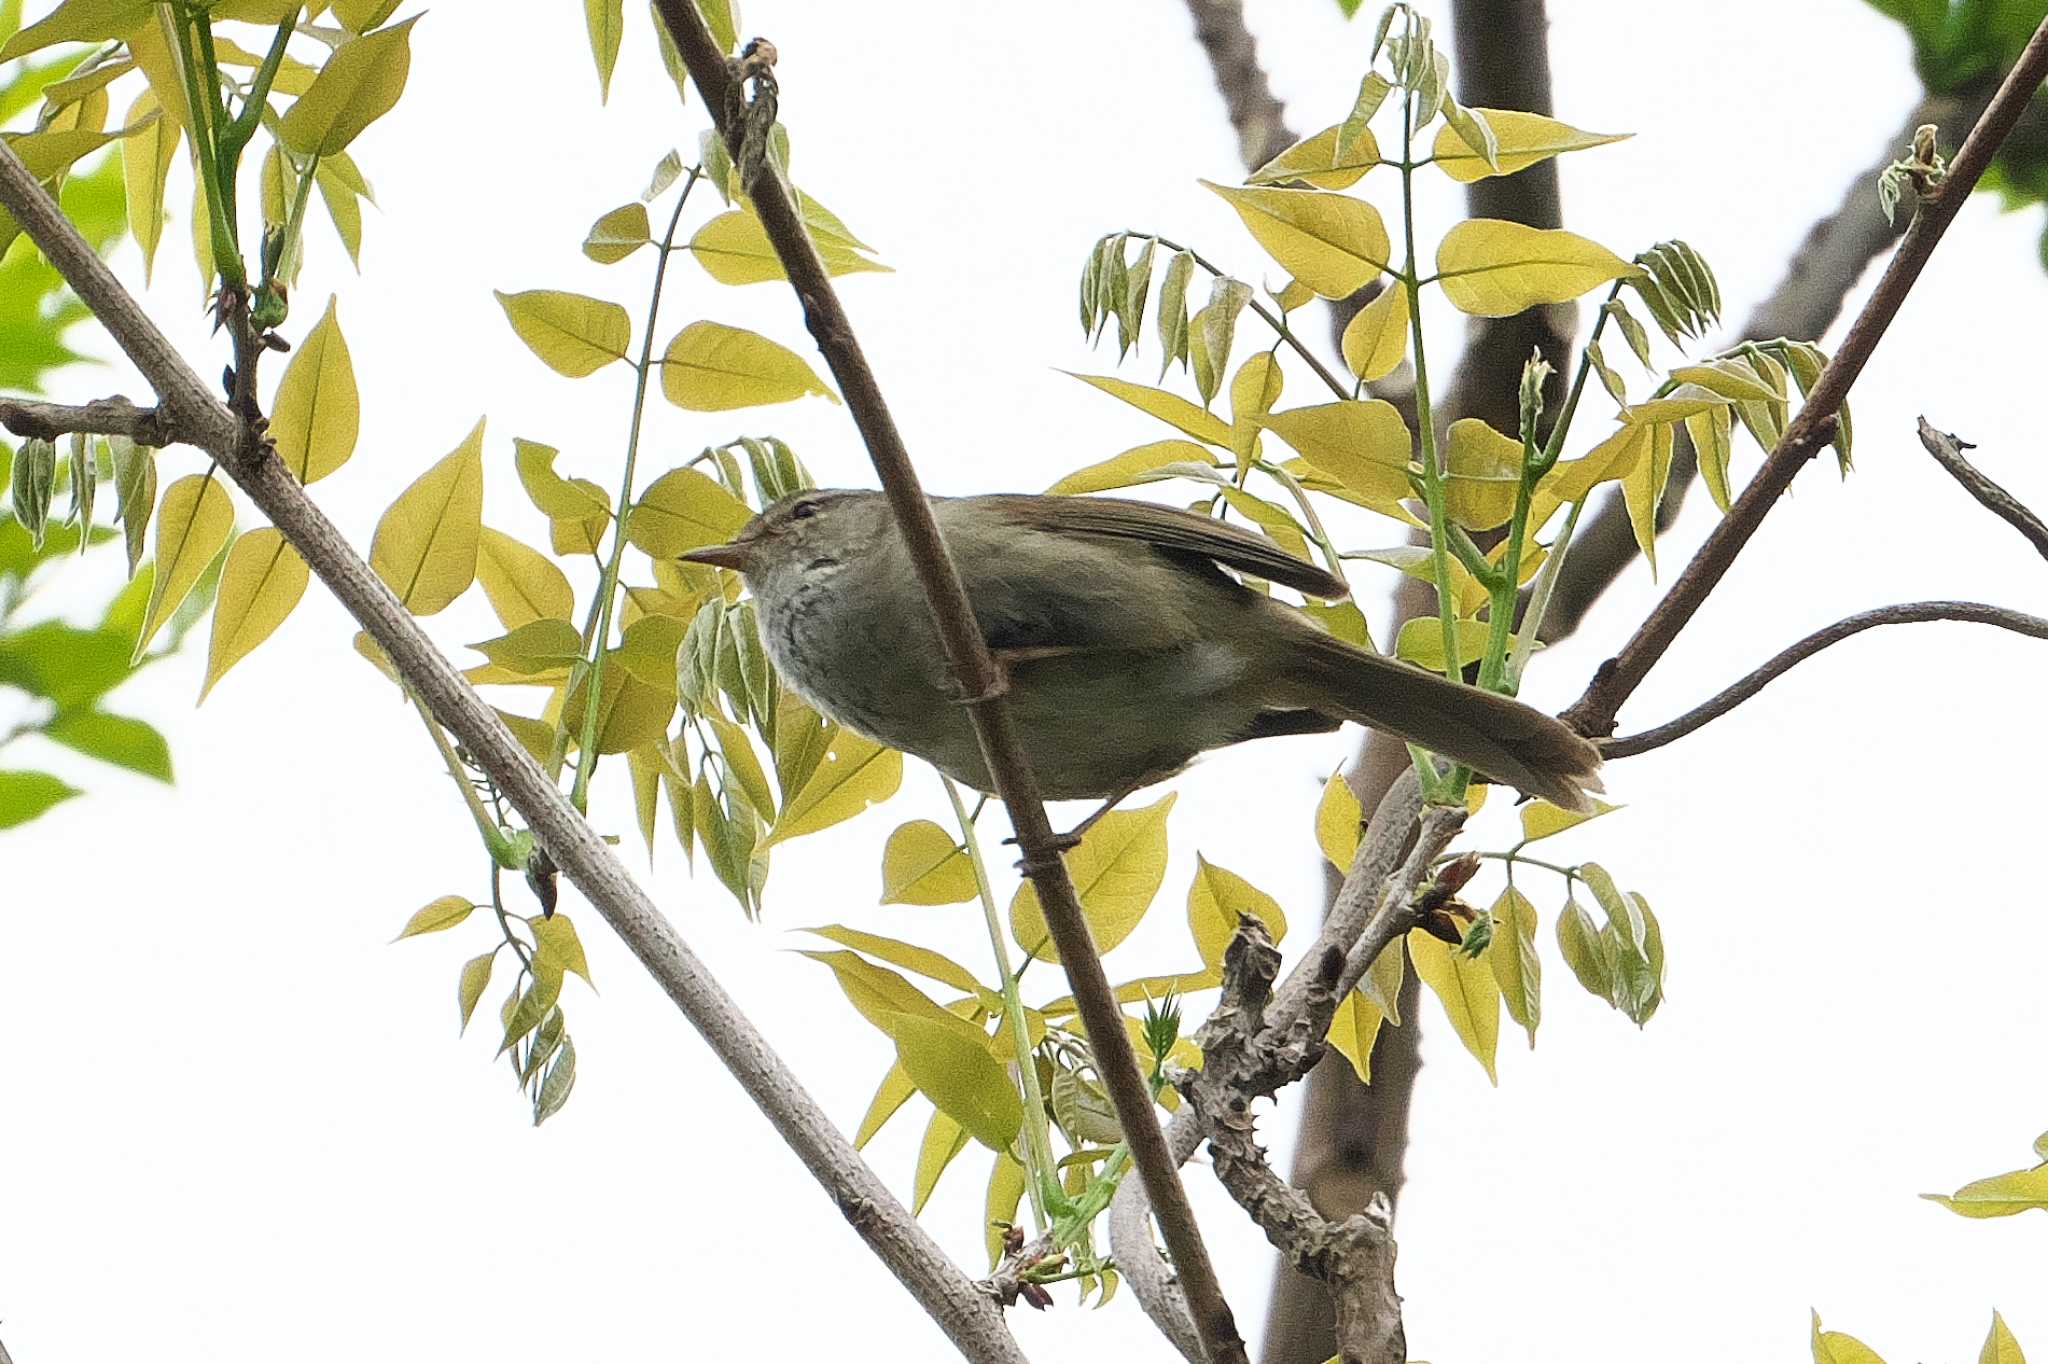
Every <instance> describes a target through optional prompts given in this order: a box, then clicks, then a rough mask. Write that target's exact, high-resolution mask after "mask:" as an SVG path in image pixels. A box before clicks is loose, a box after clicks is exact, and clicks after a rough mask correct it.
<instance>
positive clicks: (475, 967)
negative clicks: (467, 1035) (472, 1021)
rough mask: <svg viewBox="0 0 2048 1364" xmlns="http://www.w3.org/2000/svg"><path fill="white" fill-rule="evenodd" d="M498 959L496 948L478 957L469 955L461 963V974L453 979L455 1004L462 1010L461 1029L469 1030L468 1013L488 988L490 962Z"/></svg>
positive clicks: (474, 1008) (470, 1012)
mask: <svg viewBox="0 0 2048 1364" xmlns="http://www.w3.org/2000/svg"><path fill="white" fill-rule="evenodd" d="M497 959H498V953H497V951H496V949H493V950H491V951H489V952H486V953H484V954H483V955H482V956H480V957H471V958H470V959H469V960H468V961H466V962H464V963H463V964H462V974H461V975H460V976H458V977H457V978H456V981H455V1004H456V1007H457V1008H459V1009H460V1010H461V1011H462V1031H464V1032H468V1031H469V1018H470V1015H471V1014H473V1013H475V1012H476V1002H477V1001H478V1000H480V999H482V998H483V997H484V991H485V990H486V989H488V988H490V984H491V964H492V963H493V962H495V961H496V960H497Z"/></svg>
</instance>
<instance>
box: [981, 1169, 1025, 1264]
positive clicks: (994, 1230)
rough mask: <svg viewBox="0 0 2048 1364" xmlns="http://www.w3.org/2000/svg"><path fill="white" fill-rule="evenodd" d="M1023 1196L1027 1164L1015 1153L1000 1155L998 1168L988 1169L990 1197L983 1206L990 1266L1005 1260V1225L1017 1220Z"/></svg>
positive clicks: (983, 1222)
mask: <svg viewBox="0 0 2048 1364" xmlns="http://www.w3.org/2000/svg"><path fill="white" fill-rule="evenodd" d="M1023 1200H1024V1166H1023V1165H1022V1164H1021V1163H1020V1162H1018V1161H1017V1160H1016V1159H1015V1158H1014V1157H1012V1156H1008V1155H998V1156H997V1157H996V1165H995V1169H993V1170H991V1171H989V1176H988V1197H987V1199H986V1200H985V1201H984V1205H983V1209H982V1225H983V1226H984V1227H986V1228H987V1231H986V1233H985V1235H986V1237H987V1240H988V1266H989V1268H990V1269H994V1268H995V1267H996V1266H997V1265H999V1264H1001V1263H1002V1262H1003V1228H1004V1227H1006V1226H1008V1225H1009V1224H1010V1223H1012V1222H1014V1221H1015V1220H1016V1217H1017V1205H1018V1204H1019V1203H1021V1202H1022V1201H1023Z"/></svg>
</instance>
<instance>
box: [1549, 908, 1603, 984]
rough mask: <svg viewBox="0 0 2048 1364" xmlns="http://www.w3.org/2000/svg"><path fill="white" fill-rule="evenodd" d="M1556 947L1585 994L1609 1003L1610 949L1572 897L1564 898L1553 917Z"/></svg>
mask: <svg viewBox="0 0 2048 1364" xmlns="http://www.w3.org/2000/svg"><path fill="white" fill-rule="evenodd" d="M1557 947H1558V951H1559V952H1560V953H1562V954H1563V956H1564V964H1565V965H1566V966H1569V967H1571V968H1572V974H1573V975H1574V976H1577V977H1578V980H1579V984H1580V985H1583V986H1584V987H1585V989H1586V993H1587V994H1589V995H1592V996H1594V997H1595V998H1597V999H1602V1000H1608V1001H1609V1002H1612V995H1613V993H1614V961H1613V958H1612V955H1611V951H1612V949H1611V948H1610V947H1609V945H1608V944H1607V943H1606V942H1605V941H1604V940H1603V939H1602V938H1601V935H1600V930H1599V929H1598V928H1597V927H1595V926H1594V924H1593V916H1592V915H1590V914H1588V913H1586V911H1585V910H1584V909H1582V908H1580V906H1579V902H1578V901H1576V900H1566V901H1565V905H1564V910H1563V911H1562V912H1561V913H1560V914H1559V915H1558V916H1557Z"/></svg>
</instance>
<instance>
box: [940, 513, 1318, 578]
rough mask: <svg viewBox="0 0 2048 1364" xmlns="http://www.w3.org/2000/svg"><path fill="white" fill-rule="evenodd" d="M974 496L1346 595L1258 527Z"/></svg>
mask: <svg viewBox="0 0 2048 1364" xmlns="http://www.w3.org/2000/svg"><path fill="white" fill-rule="evenodd" d="M974 500H975V501H977V502H981V503H984V504H988V505H989V506H990V508H991V509H992V510H994V509H996V508H998V507H1000V508H1001V509H1002V510H1004V511H1007V512H1010V513H1011V514H1012V515H1014V516H1016V517H1017V518H1018V519H1019V520H1022V521H1025V522H1027V523H1029V524H1032V525H1035V526H1038V527H1040V528H1043V529H1045V530H1047V531H1052V532H1070V533H1079V534H1088V535H1108V536H1117V537H1121V538H1123V539H1127V540H1142V541H1144V542H1145V543H1147V544H1150V545H1154V546H1157V547H1158V548H1160V549H1163V550H1167V551H1170V552H1172V553H1175V554H1189V555H1196V556H1199V557H1201V558H1204V559H1211V560H1214V561H1215V562H1217V563H1219V564H1224V565H1227V566H1228V567H1231V568H1234V569H1237V570H1239V571H1240V572H1244V573H1250V574H1253V575H1255V576H1257V577H1260V578H1266V579H1269V580H1271V581H1273V582H1276V583H1279V584H1281V585H1282V586H1285V587H1291V588H1294V589H1295V590H1296V591H1298V592H1306V593H1308V594H1309V595H1310V596H1312V597H1321V598H1324V599H1326V600H1331V601H1334V600H1337V599H1339V598H1342V597H1344V596H1346V595H1348V589H1347V588H1346V587H1345V585H1344V581H1343V579H1341V578H1338V577H1337V576H1336V575H1334V574H1331V573H1326V572H1324V571H1323V570H1322V569H1320V568H1317V567H1316V566H1315V565H1314V564H1311V563H1307V562H1305V561H1304V560H1301V559H1297V558H1295V557H1294V556H1293V555H1292V554H1289V553H1287V551H1285V550H1283V549H1281V548H1280V547H1279V546H1278V545H1276V544H1274V543H1273V542H1272V541H1271V540H1268V539H1267V538H1266V537H1265V536H1263V535H1260V534H1258V533H1257V532H1256V531H1250V530H1245V529H1243V528H1242V527H1239V526H1232V525H1226V524H1225V523H1223V522H1221V521H1218V520H1215V519H1214V518H1212V517H1207V516H1200V515H1197V514H1196V513H1194V512H1190V511H1182V510H1181V509H1180V508H1178V507H1162V506H1159V505H1158V504H1156V503H1152V502H1134V501H1131V500H1130V499H1128V498H1121V497H1033V496H1029V495H997V496H991V497H982V498H976V499H974Z"/></svg>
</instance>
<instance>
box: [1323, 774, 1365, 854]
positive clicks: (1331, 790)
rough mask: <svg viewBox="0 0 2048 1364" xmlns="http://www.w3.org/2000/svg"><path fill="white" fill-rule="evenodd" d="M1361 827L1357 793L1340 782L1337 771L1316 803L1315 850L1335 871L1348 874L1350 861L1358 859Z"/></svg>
mask: <svg viewBox="0 0 2048 1364" xmlns="http://www.w3.org/2000/svg"><path fill="white" fill-rule="evenodd" d="M1364 823H1365V814H1364V811H1362V810H1361V809H1360V808H1359V804H1358V793H1357V792H1355V791H1353V790H1352V789H1351V783H1350V782H1348V781H1346V780H1344V769H1343V768H1341V767H1340V768H1338V769H1337V770H1336V771H1334V772H1332V773H1331V774H1330V779H1329V780H1328V781H1326V782H1324V783H1323V798H1322V799H1321V800H1319V801H1317V802H1316V846H1317V847H1318V848H1321V849H1322V851H1323V856H1324V857H1327V858H1328V859H1329V860H1330V865H1331V866H1333V867H1335V868H1336V869H1337V870H1338V871H1340V872H1348V871H1350V870H1351V860H1352V859H1353V858H1354V857H1356V856H1358V839H1359V836H1360V835H1361V834H1362V833H1363V832H1364V827H1363V826H1364Z"/></svg>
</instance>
